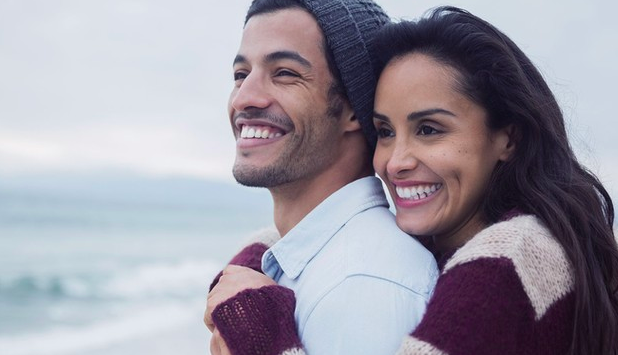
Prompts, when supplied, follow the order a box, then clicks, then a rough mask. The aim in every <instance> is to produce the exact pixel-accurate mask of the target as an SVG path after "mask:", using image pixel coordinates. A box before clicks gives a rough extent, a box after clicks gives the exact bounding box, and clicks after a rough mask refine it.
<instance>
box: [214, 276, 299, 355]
mask: <svg viewBox="0 0 618 355" xmlns="http://www.w3.org/2000/svg"><path fill="white" fill-rule="evenodd" d="M295 306H296V299H295V298H294V292H293V291H292V290H290V289H288V288H285V287H282V286H277V285H274V286H264V287H261V288H259V289H247V290H244V291H241V292H239V293H238V294H237V295H236V296H234V297H232V298H230V299H228V300H227V301H225V302H223V303H221V304H219V305H218V306H217V307H216V308H215V309H214V311H213V312H212V319H213V322H214V324H215V327H216V328H217V329H218V330H219V333H221V337H222V338H223V340H225V343H226V345H227V347H228V348H229V349H230V351H231V353H232V354H233V355H249V354H263V355H276V354H282V353H284V352H285V351H290V350H292V349H299V348H301V347H302V344H301V342H300V339H299V337H298V335H297V334H296V323H295V321H294V307H295Z"/></svg>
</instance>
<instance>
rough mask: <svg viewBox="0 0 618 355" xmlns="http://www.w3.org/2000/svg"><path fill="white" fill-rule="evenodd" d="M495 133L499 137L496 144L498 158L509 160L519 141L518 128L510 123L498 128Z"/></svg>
mask: <svg viewBox="0 0 618 355" xmlns="http://www.w3.org/2000/svg"><path fill="white" fill-rule="evenodd" d="M497 134H498V137H499V138H498V142H499V143H498V144H499V149H500V152H499V155H498V159H500V160H501V161H509V160H510V159H511V157H512V156H513V154H514V152H515V148H516V147H517V143H518V141H519V130H518V129H517V127H515V125H513V124H510V125H508V126H506V127H504V128H501V129H500V130H498V132H497Z"/></svg>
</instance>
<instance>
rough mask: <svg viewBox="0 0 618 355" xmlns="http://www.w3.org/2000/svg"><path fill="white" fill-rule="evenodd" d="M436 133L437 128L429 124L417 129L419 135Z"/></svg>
mask: <svg viewBox="0 0 618 355" xmlns="http://www.w3.org/2000/svg"><path fill="white" fill-rule="evenodd" d="M436 133H440V132H439V131H438V130H437V129H435V128H433V127H431V126H427V125H423V126H421V127H420V128H419V129H418V134H420V135H421V136H427V135H430V134H436Z"/></svg>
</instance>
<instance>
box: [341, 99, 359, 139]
mask: <svg viewBox="0 0 618 355" xmlns="http://www.w3.org/2000/svg"><path fill="white" fill-rule="evenodd" d="M341 123H342V125H343V131H344V132H355V131H359V130H360V129H361V125H360V122H359V121H358V119H357V118H356V114H355V113H354V110H353V109H352V107H351V106H350V104H349V103H347V102H346V103H344V105H343V110H342V112H341Z"/></svg>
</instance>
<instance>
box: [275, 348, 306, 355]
mask: <svg viewBox="0 0 618 355" xmlns="http://www.w3.org/2000/svg"><path fill="white" fill-rule="evenodd" d="M280 355H305V351H304V350H303V349H300V348H294V349H288V350H286V351H284V352H282V353H281V354H280Z"/></svg>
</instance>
